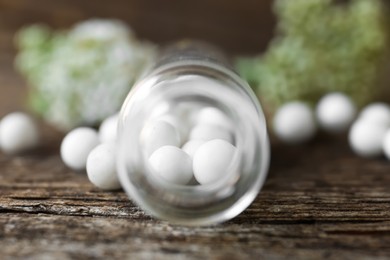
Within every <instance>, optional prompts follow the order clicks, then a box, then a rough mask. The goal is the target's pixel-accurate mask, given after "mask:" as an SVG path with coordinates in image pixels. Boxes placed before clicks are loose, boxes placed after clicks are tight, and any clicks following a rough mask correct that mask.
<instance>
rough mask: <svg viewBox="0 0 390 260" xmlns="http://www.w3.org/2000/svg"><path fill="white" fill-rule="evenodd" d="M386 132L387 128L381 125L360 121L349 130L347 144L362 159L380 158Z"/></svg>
mask: <svg viewBox="0 0 390 260" xmlns="http://www.w3.org/2000/svg"><path fill="white" fill-rule="evenodd" d="M386 130H387V127H385V126H383V125H379V124H372V122H370V121H366V120H364V119H360V120H358V121H356V122H355V123H354V124H353V125H352V127H351V129H350V132H349V137H348V138H349V144H350V146H351V148H352V150H353V151H354V152H355V153H356V154H357V155H360V156H362V157H376V156H380V155H381V154H382V146H383V140H384V137H385V134H386Z"/></svg>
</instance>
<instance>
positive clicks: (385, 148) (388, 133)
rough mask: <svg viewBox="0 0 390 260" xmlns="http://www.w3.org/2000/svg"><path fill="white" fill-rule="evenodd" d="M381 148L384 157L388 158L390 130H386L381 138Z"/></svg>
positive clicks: (389, 157) (389, 158)
mask: <svg viewBox="0 0 390 260" xmlns="http://www.w3.org/2000/svg"><path fill="white" fill-rule="evenodd" d="M382 149H383V153H384V154H385V156H386V158H387V159H388V160H390V130H387V131H386V134H385V137H384V138H383V144H382Z"/></svg>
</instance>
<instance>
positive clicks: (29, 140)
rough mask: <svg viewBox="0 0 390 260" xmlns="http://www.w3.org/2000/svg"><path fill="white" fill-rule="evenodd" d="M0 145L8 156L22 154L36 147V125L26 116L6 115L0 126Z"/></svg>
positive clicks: (19, 114) (22, 114) (37, 140)
mask: <svg viewBox="0 0 390 260" xmlns="http://www.w3.org/2000/svg"><path fill="white" fill-rule="evenodd" d="M0 144H1V149H2V150H3V152H5V153H8V154H16V153H22V152H25V151H27V150H30V149H32V148H34V147H36V146H38V144H39V130H38V126H37V124H36V123H35V121H34V120H33V119H32V118H31V117H30V116H29V115H27V114H24V113H21V112H14V113H11V114H8V115H7V116H5V117H4V118H3V120H2V121H1V124H0Z"/></svg>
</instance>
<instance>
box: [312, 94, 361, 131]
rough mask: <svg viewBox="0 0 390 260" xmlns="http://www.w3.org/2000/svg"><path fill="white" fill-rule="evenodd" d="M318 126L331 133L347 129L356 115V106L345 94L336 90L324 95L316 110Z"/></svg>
mask: <svg viewBox="0 0 390 260" xmlns="http://www.w3.org/2000/svg"><path fill="white" fill-rule="evenodd" d="M316 115H317V121H318V123H319V125H320V127H321V128H322V129H324V130H326V131H328V132H331V133H339V132H342V131H345V130H347V129H348V127H349V126H350V125H351V124H352V122H353V120H354V118H355V116H356V106H355V104H354V103H353V102H352V100H351V99H350V98H349V97H347V96H346V95H344V94H342V93H338V92H334V93H330V94H327V95H325V96H324V97H323V98H321V100H320V101H319V103H318V105H317V110H316Z"/></svg>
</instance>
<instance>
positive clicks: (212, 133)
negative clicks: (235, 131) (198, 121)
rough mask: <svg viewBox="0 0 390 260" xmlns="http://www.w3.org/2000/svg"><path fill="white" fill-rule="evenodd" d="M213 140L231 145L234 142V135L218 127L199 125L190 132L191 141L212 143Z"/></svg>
mask: <svg viewBox="0 0 390 260" xmlns="http://www.w3.org/2000/svg"><path fill="white" fill-rule="evenodd" d="M213 139H222V140H225V141H227V142H229V143H232V142H233V136H232V134H231V133H230V132H229V131H228V130H226V129H225V128H222V127H220V126H217V125H210V124H208V125H206V124H204V125H197V126H195V127H194V128H193V129H192V130H191V132H190V140H203V141H210V140H213Z"/></svg>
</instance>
